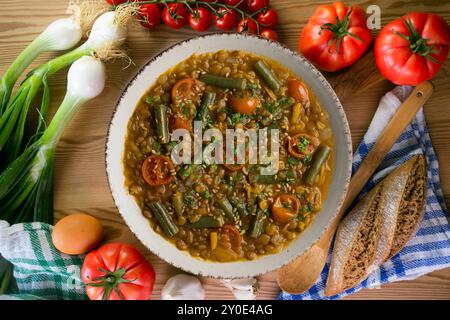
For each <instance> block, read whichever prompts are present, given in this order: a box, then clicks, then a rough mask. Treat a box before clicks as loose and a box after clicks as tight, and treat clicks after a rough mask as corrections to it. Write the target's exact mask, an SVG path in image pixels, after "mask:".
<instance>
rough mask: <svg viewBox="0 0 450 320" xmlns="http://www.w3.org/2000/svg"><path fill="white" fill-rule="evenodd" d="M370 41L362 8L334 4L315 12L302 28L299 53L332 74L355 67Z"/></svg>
mask: <svg viewBox="0 0 450 320" xmlns="http://www.w3.org/2000/svg"><path fill="white" fill-rule="evenodd" d="M371 41H372V35H371V33H370V30H369V29H368V28H367V24H366V14H365V12H364V11H363V10H362V9H361V7H359V6H356V5H353V6H351V7H346V6H344V4H343V3H342V2H334V3H333V4H328V5H321V6H319V7H318V8H317V9H316V11H315V12H314V14H313V15H312V16H311V18H310V19H309V21H308V23H307V24H306V26H305V27H304V28H303V32H302V34H301V36H300V41H299V50H300V52H301V53H302V54H303V55H304V56H305V57H306V58H307V59H308V60H309V61H311V62H312V63H313V64H314V65H316V67H317V68H319V69H320V70H323V71H330V72H332V71H337V70H340V69H342V68H345V67H348V66H350V65H352V64H354V63H355V62H356V61H357V60H358V59H359V58H361V56H362V55H363V54H364V52H366V50H367V49H368V48H369V46H370V42H371Z"/></svg>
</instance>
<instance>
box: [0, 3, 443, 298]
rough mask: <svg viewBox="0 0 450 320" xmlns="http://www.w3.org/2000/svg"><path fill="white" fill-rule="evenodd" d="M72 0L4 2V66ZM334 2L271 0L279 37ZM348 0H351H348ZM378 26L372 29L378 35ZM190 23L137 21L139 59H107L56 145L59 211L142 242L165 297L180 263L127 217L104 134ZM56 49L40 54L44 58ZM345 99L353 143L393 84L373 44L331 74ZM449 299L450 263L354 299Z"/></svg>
mask: <svg viewBox="0 0 450 320" xmlns="http://www.w3.org/2000/svg"><path fill="white" fill-rule="evenodd" d="M67 2H68V1H65V0H63V1H61V0H31V1H27V3H26V6H25V5H24V2H23V1H19V0H2V1H1V9H0V74H2V73H3V72H4V70H5V69H6V67H7V66H8V65H9V64H10V63H11V62H12V61H13V59H14V58H15V57H16V56H17V55H18V54H19V52H20V51H21V50H22V49H23V48H24V47H25V46H26V45H27V44H28V43H29V42H30V41H31V40H32V39H33V38H34V37H35V36H36V35H37V34H38V33H39V32H41V30H43V28H44V27H45V26H46V25H47V24H48V23H49V22H51V21H53V20H55V19H57V18H60V17H62V16H63V14H64V12H65V9H66V5H67ZM327 2H331V1H330V0H328V1H322V0H320V1H319V0H315V1H306V0H272V5H273V7H274V8H276V9H277V10H278V12H279V15H280V20H281V26H280V28H279V33H280V41H282V42H283V43H285V44H286V45H288V46H289V47H290V48H291V49H293V50H296V49H297V41H298V37H299V34H300V31H301V28H302V27H303V26H304V24H305V23H306V21H307V19H308V17H309V16H310V15H311V14H312V13H313V11H314V9H315V8H316V6H317V5H319V4H321V3H327ZM347 2H350V1H347ZM352 2H353V3H359V4H360V5H361V6H363V8H367V6H369V5H371V4H377V5H379V6H380V8H381V14H382V24H383V25H384V24H386V23H387V22H388V21H391V20H392V19H394V18H396V17H398V16H400V15H403V14H405V13H407V12H411V11H426V12H431V13H437V14H440V15H441V16H443V17H444V19H445V20H446V21H447V22H449V23H450V1H449V0H428V1H422V0H415V1H400V0H396V1H391V0H378V1H361V0H358V1H352ZM376 34H378V31H374V36H375V35H376ZM194 35H195V33H194V32H192V31H191V30H188V29H183V30H181V31H173V30H169V29H167V28H166V27H164V26H160V27H158V28H157V29H155V30H152V31H147V30H144V29H143V28H141V27H139V26H135V27H134V28H133V30H132V31H131V32H130V36H129V40H128V42H127V47H128V49H129V55H130V56H131V57H132V59H133V61H134V64H135V65H133V66H131V67H129V68H128V69H126V70H122V64H121V63H118V62H116V63H112V64H109V65H108V66H107V69H108V81H107V86H106V89H105V91H104V92H103V93H102V95H101V96H100V97H99V98H97V99H95V101H93V102H91V103H89V104H88V105H86V106H84V107H83V108H82V110H81V111H80V112H79V113H78V115H77V116H76V117H75V119H74V120H73V121H72V123H71V124H70V125H69V127H68V128H67V129H66V131H65V134H64V136H63V138H62V140H61V142H60V144H59V146H58V150H57V156H56V168H55V211H56V212H55V215H56V218H57V219H60V218H61V217H62V216H65V215H68V214H71V213H75V212H86V213H89V214H91V215H94V216H96V217H98V218H99V219H101V221H102V223H103V224H104V226H105V234H106V241H124V242H129V243H132V244H134V245H136V246H137V247H138V248H139V250H140V251H141V252H142V253H143V254H144V255H145V256H146V257H147V258H148V259H149V261H151V263H152V264H153V266H154V267H155V269H156V274H157V277H156V286H155V290H154V295H153V298H155V299H159V298H160V290H161V288H162V286H163V285H164V283H165V281H166V280H167V278H168V277H169V276H170V275H173V274H175V273H177V272H178V271H177V270H176V269H174V268H173V267H171V266H169V265H168V264H167V263H165V262H163V261H161V260H160V259H158V258H157V257H155V256H154V255H153V254H152V253H151V252H150V251H149V250H148V249H146V248H144V247H143V246H142V245H141V244H140V243H139V242H138V240H137V239H136V238H135V237H134V236H133V234H132V233H131V232H130V231H129V229H128V227H127V226H126V225H125V223H124V222H123V220H122V218H121V216H120V215H119V213H118V211H117V209H116V207H115V206H114V203H113V200H112V197H111V194H110V192H109V189H108V182H107V179H106V174H105V161H104V151H105V138H106V132H107V127H108V123H109V121H110V120H111V115H112V112H113V110H114V107H115V104H116V101H117V99H118V97H119V95H120V93H121V91H122V89H123V88H124V87H125V85H126V84H127V82H128V81H129V80H130V79H131V77H132V76H133V75H134V73H135V72H136V71H137V70H138V69H139V68H140V67H141V66H142V65H143V64H144V63H145V62H146V61H147V60H148V59H150V58H151V57H152V56H153V55H155V54H156V53H158V52H160V51H161V50H163V49H165V48H166V47H168V46H170V45H172V44H174V43H176V42H177V41H180V40H183V39H186V38H189V37H192V36H194ZM51 56H52V55H51V54H49V55H44V56H42V57H40V58H39V59H38V60H37V61H36V64H38V63H42V62H43V61H44V60H46V59H48V58H49V57H51ZM449 74H450V59H447V61H446V63H445V65H444V66H443V68H442V69H441V71H440V72H439V73H438V75H437V76H436V77H435V79H433V83H434V84H435V87H436V89H435V93H434V94H433V96H432V98H431V99H430V101H429V102H428V103H427V104H426V107H425V114H426V118H427V121H428V125H429V129H430V132H431V137H432V140H433V144H434V147H435V149H436V151H437V154H438V158H439V163H440V165H441V167H440V169H441V171H440V174H441V181H442V185H443V188H444V192H445V198H446V201H447V204H449V203H450V144H449V141H450V109H449V108H450V77H449ZM326 77H327V79H328V80H329V81H330V83H331V84H332V85H333V87H334V88H335V90H336V92H337V94H338V96H339V98H340V99H341V101H342V103H343V105H344V108H345V111H346V113H347V117H348V120H349V123H350V127H351V131H352V137H353V145H354V146H357V144H358V142H359V141H360V139H361V137H362V136H363V134H364V133H365V131H366V129H367V126H368V124H369V122H370V120H371V117H372V115H373V113H374V111H375V108H376V106H377V104H378V101H379V100H380V98H381V97H382V96H383V94H384V93H385V92H386V91H388V90H389V89H391V88H392V87H393V85H392V84H390V83H389V82H388V81H386V80H384V79H383V78H382V77H381V76H380V75H379V73H378V71H377V69H376V67H375V64H374V59H373V54H372V53H371V52H369V53H367V54H366V55H365V56H364V57H363V59H362V60H360V61H359V62H358V63H357V64H356V65H354V66H353V67H351V68H350V69H348V70H344V71H342V72H338V73H335V74H326ZM65 85H66V72H60V73H59V74H57V75H55V76H53V77H52V78H51V80H50V88H51V92H52V96H51V97H52V110H53V111H55V109H56V107H57V105H58V104H59V103H60V101H61V100H62V97H63V95H64V93H65ZM204 283H205V287H206V291H207V298H209V299H228V298H232V295H231V293H230V292H229V291H228V289H226V288H225V287H223V286H221V285H218V284H217V282H216V280H210V279H205V280H204ZM278 292H279V288H278V286H277V283H276V281H275V273H269V274H267V275H265V276H263V277H261V278H260V292H259V296H258V298H260V299H274V298H275V297H276V296H277V294H278ZM415 298H423V299H450V269H446V270H440V271H437V272H433V273H431V274H429V275H426V276H423V277H421V278H419V279H416V280H414V281H404V282H398V283H392V284H388V285H384V286H382V287H381V288H379V289H372V290H362V291H360V292H359V293H357V294H355V295H353V296H351V297H348V299H415Z"/></svg>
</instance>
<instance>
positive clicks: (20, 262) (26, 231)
mask: <svg viewBox="0 0 450 320" xmlns="http://www.w3.org/2000/svg"><path fill="white" fill-rule="evenodd" d="M52 229H53V227H52V226H51V225H48V224H45V223H40V222H33V223H19V224H15V225H12V226H9V225H8V223H7V222H6V221H2V220H0V255H2V256H3V257H4V258H5V259H6V260H9V261H10V262H11V263H12V264H13V265H14V277H15V279H16V282H17V287H18V289H19V292H18V294H12V295H3V296H0V299H71V300H85V299H87V296H86V295H85V293H84V284H83V281H82V280H81V276H80V271H81V265H82V263H83V256H69V255H66V254H63V253H61V252H59V251H58V250H57V249H56V248H55V247H54V246H53V243H52V239H51V233H52Z"/></svg>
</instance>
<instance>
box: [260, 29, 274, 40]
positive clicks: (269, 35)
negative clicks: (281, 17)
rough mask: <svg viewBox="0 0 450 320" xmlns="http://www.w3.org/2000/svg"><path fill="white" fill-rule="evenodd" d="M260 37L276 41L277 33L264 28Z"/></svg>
mask: <svg viewBox="0 0 450 320" xmlns="http://www.w3.org/2000/svg"><path fill="white" fill-rule="evenodd" d="M261 37H264V38H267V39H269V40H273V41H278V33H277V32H276V31H275V30H272V29H264V30H263V31H261Z"/></svg>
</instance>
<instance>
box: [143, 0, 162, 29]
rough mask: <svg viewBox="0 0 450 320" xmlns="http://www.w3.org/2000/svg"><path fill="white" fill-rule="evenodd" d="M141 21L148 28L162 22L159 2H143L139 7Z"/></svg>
mask: <svg viewBox="0 0 450 320" xmlns="http://www.w3.org/2000/svg"><path fill="white" fill-rule="evenodd" d="M139 18H140V20H139V22H140V23H141V24H142V25H143V26H144V27H146V28H154V27H156V26H158V25H160V24H161V18H162V16H161V9H160V8H159V6H158V5H157V4H143V5H141V6H140V7H139Z"/></svg>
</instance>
